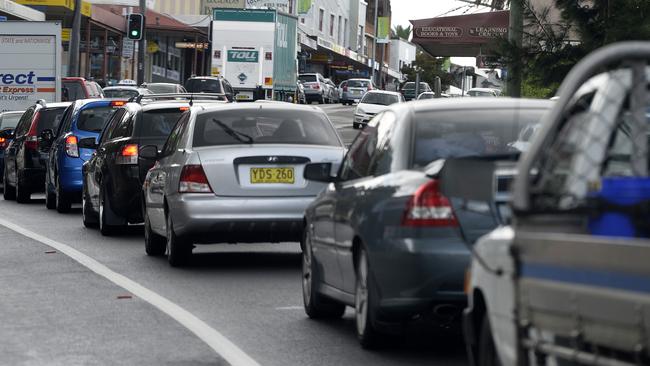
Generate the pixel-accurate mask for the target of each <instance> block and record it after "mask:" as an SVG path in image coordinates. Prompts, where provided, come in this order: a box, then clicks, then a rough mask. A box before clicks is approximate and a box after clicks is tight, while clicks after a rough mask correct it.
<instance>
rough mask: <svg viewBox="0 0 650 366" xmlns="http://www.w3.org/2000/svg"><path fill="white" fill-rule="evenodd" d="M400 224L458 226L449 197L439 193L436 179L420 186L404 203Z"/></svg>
mask: <svg viewBox="0 0 650 366" xmlns="http://www.w3.org/2000/svg"><path fill="white" fill-rule="evenodd" d="M402 226H429V227H443V226H447V227H449V226H451V227H455V226H458V221H457V220H456V216H455V215H454V211H453V209H452V207H451V204H450V203H449V199H447V197H445V196H443V195H442V194H441V193H440V190H439V187H438V181H437V180H435V179H432V180H430V181H428V182H427V183H425V184H423V185H422V186H420V187H419V188H418V189H417V190H416V191H415V194H413V196H412V197H411V199H409V201H408V203H407V204H406V210H405V211H404V216H403V218H402Z"/></svg>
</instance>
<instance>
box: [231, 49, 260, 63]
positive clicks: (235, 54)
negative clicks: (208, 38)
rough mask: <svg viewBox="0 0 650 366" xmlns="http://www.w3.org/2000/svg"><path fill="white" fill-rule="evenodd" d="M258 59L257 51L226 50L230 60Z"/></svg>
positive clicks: (246, 60) (248, 60) (252, 60)
mask: <svg viewBox="0 0 650 366" xmlns="http://www.w3.org/2000/svg"><path fill="white" fill-rule="evenodd" d="M258 59H259V52H258V51H238V50H230V51H228V61H230V62H257V61H258Z"/></svg>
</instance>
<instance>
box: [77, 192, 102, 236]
mask: <svg viewBox="0 0 650 366" xmlns="http://www.w3.org/2000/svg"><path fill="white" fill-rule="evenodd" d="M81 219H82V221H83V224H84V226H85V227H87V228H95V227H97V224H98V221H99V220H98V218H97V214H95V213H94V212H92V211H91V210H90V202H89V200H88V192H86V185H84V186H83V188H82V192H81Z"/></svg>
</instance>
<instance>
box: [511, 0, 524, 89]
mask: <svg viewBox="0 0 650 366" xmlns="http://www.w3.org/2000/svg"><path fill="white" fill-rule="evenodd" d="M523 3H524V0H511V1H510V25H509V29H508V41H510V44H511V45H512V46H514V48H515V52H514V54H513V55H512V60H511V62H510V65H508V85H507V86H508V88H507V91H508V94H509V95H510V96H511V97H513V98H519V97H521V79H522V64H521V49H522V45H523V29H524V16H523V6H524V4H523Z"/></svg>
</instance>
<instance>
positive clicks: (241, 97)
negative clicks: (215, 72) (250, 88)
mask: <svg viewBox="0 0 650 366" xmlns="http://www.w3.org/2000/svg"><path fill="white" fill-rule="evenodd" d="M236 98H237V100H249V99H251V98H250V96H248V95H246V94H237V97H236Z"/></svg>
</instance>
